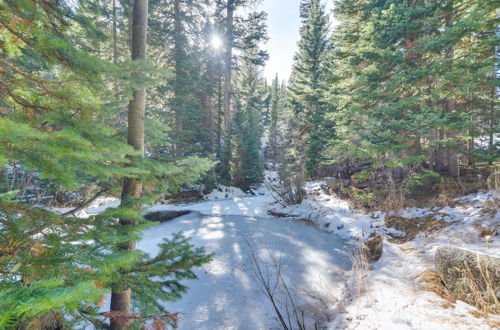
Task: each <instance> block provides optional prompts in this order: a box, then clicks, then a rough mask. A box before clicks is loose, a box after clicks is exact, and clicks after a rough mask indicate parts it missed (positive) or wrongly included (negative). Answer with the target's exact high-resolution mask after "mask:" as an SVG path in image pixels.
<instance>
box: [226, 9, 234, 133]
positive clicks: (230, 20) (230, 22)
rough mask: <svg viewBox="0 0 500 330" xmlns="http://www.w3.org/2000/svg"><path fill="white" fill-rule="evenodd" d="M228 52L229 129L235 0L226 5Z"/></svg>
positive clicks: (227, 126) (227, 106) (227, 94)
mask: <svg viewBox="0 0 500 330" xmlns="http://www.w3.org/2000/svg"><path fill="white" fill-rule="evenodd" d="M226 16H227V17H226V53H225V54H224V55H225V56H224V57H225V59H224V61H225V71H224V128H225V129H226V131H227V130H228V129H229V121H230V120H231V94H232V59H233V39H234V31H233V30H234V0H228V1H227V7H226Z"/></svg>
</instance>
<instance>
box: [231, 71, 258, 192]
mask: <svg viewBox="0 0 500 330" xmlns="http://www.w3.org/2000/svg"><path fill="white" fill-rule="evenodd" d="M237 78H238V79H237V83H236V88H235V90H236V91H237V92H236V93H235V103H236V107H237V110H236V113H235V114H234V119H233V121H232V128H231V134H230V141H231V142H230V145H231V160H230V163H231V179H232V184H233V185H235V186H237V187H242V188H243V189H249V188H250V187H251V185H253V184H257V183H259V182H261V180H262V175H263V169H264V166H263V159H262V155H261V139H262V118H261V115H262V109H263V107H264V96H265V94H264V93H263V91H264V88H265V82H264V80H263V79H262V78H261V77H260V76H259V73H258V69H257V66H256V65H255V64H252V63H250V62H248V63H247V64H246V65H245V66H244V67H243V69H242V71H241V72H240V73H239V75H238V76H237Z"/></svg>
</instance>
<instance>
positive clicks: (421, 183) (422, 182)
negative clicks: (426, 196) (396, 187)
mask: <svg viewBox="0 0 500 330" xmlns="http://www.w3.org/2000/svg"><path fill="white" fill-rule="evenodd" d="M442 182H443V177H442V176H441V175H439V174H438V173H436V172H433V171H424V172H419V173H414V174H413V175H411V176H410V177H409V178H408V179H406V180H405V181H404V182H403V184H404V187H405V188H406V190H407V191H408V192H409V193H410V194H412V195H416V194H421V193H423V192H426V191H429V190H431V189H432V188H433V187H435V186H436V185H437V184H440V183H442Z"/></svg>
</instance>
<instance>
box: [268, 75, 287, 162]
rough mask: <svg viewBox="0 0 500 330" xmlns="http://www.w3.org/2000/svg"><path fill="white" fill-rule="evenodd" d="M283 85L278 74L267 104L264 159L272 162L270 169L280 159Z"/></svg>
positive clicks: (283, 98) (284, 91)
mask: <svg viewBox="0 0 500 330" xmlns="http://www.w3.org/2000/svg"><path fill="white" fill-rule="evenodd" d="M285 93H286V90H285V86H284V85H283V86H281V85H280V83H279V80H278V75H276V78H274V80H273V82H272V85H271V95H270V104H269V123H268V130H267V145H266V160H267V161H269V162H270V163H271V164H272V169H276V165H277V164H278V163H279V162H280V161H281V159H282V155H281V149H282V148H283V141H282V139H283V137H282V130H283V119H284V118H283V116H284V101H285Z"/></svg>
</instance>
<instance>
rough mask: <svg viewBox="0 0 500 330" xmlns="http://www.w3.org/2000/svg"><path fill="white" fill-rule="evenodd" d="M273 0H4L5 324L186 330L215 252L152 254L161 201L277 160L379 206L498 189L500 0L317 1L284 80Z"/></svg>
mask: <svg viewBox="0 0 500 330" xmlns="http://www.w3.org/2000/svg"><path fill="white" fill-rule="evenodd" d="M260 3H261V2H260V1H258V0H215V1H208V0H149V1H148V0H86V1H83V0H0V96H1V97H0V165H1V166H0V329H63V328H73V327H75V328H78V327H83V325H84V324H86V325H87V326H89V325H92V326H94V327H95V328H107V327H110V328H111V329H128V328H133V327H137V328H139V327H141V326H142V325H145V324H149V325H151V326H152V327H153V328H155V329H162V328H165V327H167V326H168V327H170V326H174V325H176V324H177V322H178V316H177V314H175V310H167V309H166V307H165V304H162V303H160V301H175V300H177V299H179V298H180V297H181V296H182V295H183V294H184V293H185V292H186V291H187V289H188V288H187V286H186V284H185V282H183V280H185V279H195V278H196V277H197V275H196V274H195V271H194V269H195V268H196V267H200V266H202V265H204V264H207V263H209V262H210V261H211V260H212V258H213V257H214V255H213V254H212V253H210V251H206V250H205V249H204V248H201V247H196V246H194V244H192V242H191V241H190V240H189V238H188V237H187V236H185V235H183V234H182V233H179V234H175V235H174V236H172V237H169V238H164V240H163V241H162V243H161V244H160V246H159V252H158V253H157V254H156V255H155V256H150V255H148V254H146V253H144V252H143V251H141V250H139V249H136V243H137V242H138V241H139V240H140V237H141V232H142V231H143V230H145V229H146V228H148V227H151V226H153V225H155V223H154V222H150V221H148V220H146V219H144V217H143V214H144V210H145V209H146V207H147V206H151V205H154V204H155V203H157V202H158V201H160V200H161V201H164V200H170V199H177V200H183V199H186V198H187V197H192V195H193V194H194V195H198V194H200V195H203V194H204V193H208V192H210V191H212V190H213V189H218V188H219V187H222V186H232V187H237V188H240V189H241V190H242V191H244V192H247V193H250V194H255V191H256V190H257V188H258V187H259V186H260V185H261V184H262V182H264V181H266V178H265V176H266V175H265V173H267V172H266V171H268V172H273V173H274V172H276V173H277V180H279V185H278V184H276V185H275V186H272V187H271V186H269V189H270V190H271V192H272V193H273V195H274V196H275V197H276V198H277V199H279V200H280V203H282V204H283V205H286V206H288V205H294V204H300V203H301V202H302V201H303V200H304V199H306V198H307V196H306V192H305V190H304V186H305V184H306V182H308V181H313V180H322V179H324V178H327V181H328V183H329V187H330V188H331V193H332V194H333V193H334V194H336V195H337V196H339V197H340V198H342V199H347V200H349V201H351V202H352V203H353V204H354V205H355V206H356V207H358V208H360V209H363V210H375V209H376V210H383V211H392V210H396V209H399V208H403V207H406V206H415V205H421V204H422V203H424V204H425V203H428V202H429V200H431V199H436V198H438V196H442V195H449V196H458V195H460V194H462V195H464V194H466V193H471V192H476V191H478V189H498V185H499V182H497V181H498V180H499V174H498V173H499V172H500V167H499V166H500V165H499V157H500V154H499V150H500V125H499V124H500V119H499V116H498V114H499V111H500V110H499V109H500V108H499V102H498V100H499V94H500V92H499V90H500V86H499V73H498V72H499V58H500V46H499V45H500V43H499V37H500V32H499V28H498V27H499V26H500V22H499V16H498V10H499V9H498V7H499V3H498V1H496V0H405V1H398V0H336V1H335V2H334V10H333V12H330V10H327V9H326V7H325V3H323V1H320V0H301V1H300V7H299V6H297V11H300V20H301V25H300V39H299V41H298V44H297V51H296V53H295V57H294V63H293V67H292V70H291V75H290V77H289V79H288V80H284V79H283V77H279V76H278V75H276V77H275V79H274V80H272V81H267V80H266V79H265V78H264V74H263V70H264V67H265V65H266V61H267V60H268V58H269V54H268V52H267V50H266V41H267V40H268V39H269V34H268V28H267V22H266V20H267V13H266V12H264V11H262V10H261V9H259V8H260ZM495 180H496V181H495ZM219 189H220V188H219ZM103 196H114V197H116V198H120V203H119V205H118V206H117V207H116V208H108V209H107V210H105V211H103V212H102V213H100V214H97V215H95V216H91V217H87V218H80V217H77V216H75V214H76V213H77V212H78V211H80V210H82V209H84V208H86V207H87V206H88V205H90V204H91V203H93V202H94V201H95V200H97V199H98V198H101V197H103ZM62 207H64V208H65V211H64V212H56V209H58V208H62ZM106 297H109V299H108V298H106ZM106 299H108V300H109V301H107V300H106ZM105 301H106V303H109V308H108V309H106V310H105V311H103V306H104V305H105ZM497 302H498V301H497ZM284 328H285V327H284ZM292 328H295V327H292ZM298 329H301V328H300V327H298Z"/></svg>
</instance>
